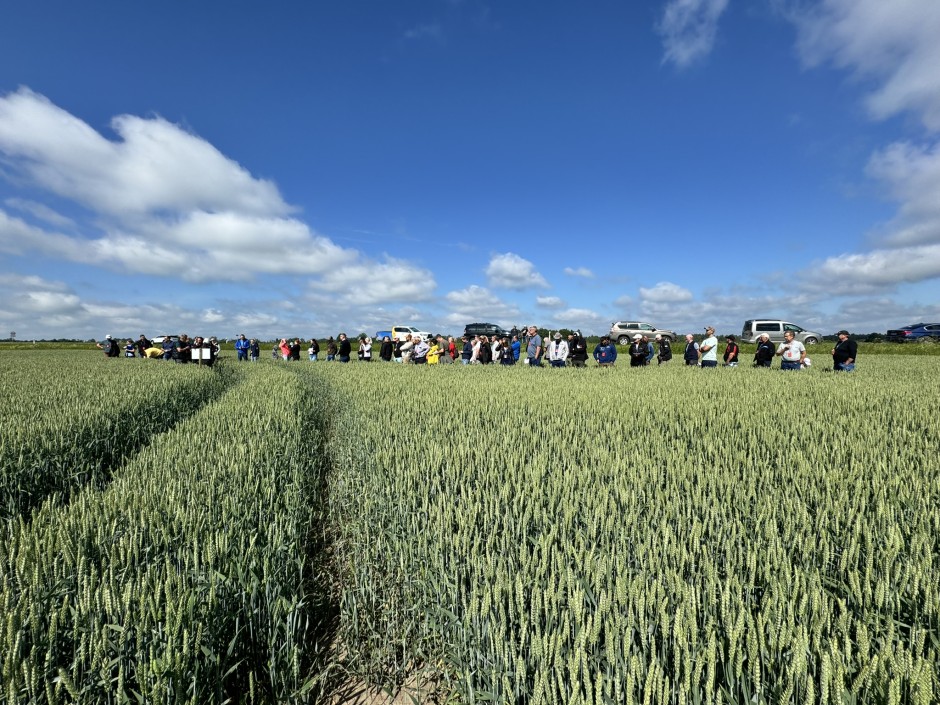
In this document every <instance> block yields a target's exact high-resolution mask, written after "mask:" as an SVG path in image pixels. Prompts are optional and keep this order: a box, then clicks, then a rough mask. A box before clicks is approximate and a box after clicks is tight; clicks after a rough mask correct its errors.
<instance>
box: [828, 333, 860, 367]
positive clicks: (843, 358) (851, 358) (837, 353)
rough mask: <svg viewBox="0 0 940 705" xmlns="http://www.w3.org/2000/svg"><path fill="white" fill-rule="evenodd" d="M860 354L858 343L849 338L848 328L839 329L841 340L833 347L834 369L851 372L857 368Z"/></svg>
mask: <svg viewBox="0 0 940 705" xmlns="http://www.w3.org/2000/svg"><path fill="white" fill-rule="evenodd" d="M857 356H858V343H856V342H855V341H854V340H852V339H851V338H849V332H848V331H847V330H840V331H839V342H838V343H836V346H835V347H834V348H833V349H832V371H833V372H851V371H852V370H854V369H855V358H856V357H857Z"/></svg>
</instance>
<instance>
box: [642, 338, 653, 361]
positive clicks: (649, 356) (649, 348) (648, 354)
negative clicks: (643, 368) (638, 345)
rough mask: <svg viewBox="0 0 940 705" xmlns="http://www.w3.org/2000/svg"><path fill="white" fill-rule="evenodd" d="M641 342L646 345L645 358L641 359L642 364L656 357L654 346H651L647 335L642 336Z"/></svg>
mask: <svg viewBox="0 0 940 705" xmlns="http://www.w3.org/2000/svg"><path fill="white" fill-rule="evenodd" d="M643 344H644V345H645V346H646V359H644V360H643V364H644V365H648V364H650V362H652V361H653V358H654V357H656V348H654V347H653V343H651V342H650V339H649V337H648V336H645V335H644V336H643Z"/></svg>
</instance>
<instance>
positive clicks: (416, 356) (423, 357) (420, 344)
mask: <svg viewBox="0 0 940 705" xmlns="http://www.w3.org/2000/svg"><path fill="white" fill-rule="evenodd" d="M412 341H413V344H414V350H413V352H412V362H414V364H416V365H424V364H427V361H428V352H430V350H431V346H430V345H428V343H427V341H425V340H422V339H421V336H420V335H416V336H415V337H414V338H412Z"/></svg>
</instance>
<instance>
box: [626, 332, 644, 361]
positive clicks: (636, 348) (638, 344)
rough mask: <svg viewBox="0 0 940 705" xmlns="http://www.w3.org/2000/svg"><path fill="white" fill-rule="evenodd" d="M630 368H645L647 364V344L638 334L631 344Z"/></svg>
mask: <svg viewBox="0 0 940 705" xmlns="http://www.w3.org/2000/svg"><path fill="white" fill-rule="evenodd" d="M628 352H629V353H630V367H643V365H645V364H646V353H647V352H648V350H647V349H646V344H645V343H644V342H643V336H642V335H640V334H639V333H637V334H636V335H634V336H633V342H632V343H630V350H629V351H628Z"/></svg>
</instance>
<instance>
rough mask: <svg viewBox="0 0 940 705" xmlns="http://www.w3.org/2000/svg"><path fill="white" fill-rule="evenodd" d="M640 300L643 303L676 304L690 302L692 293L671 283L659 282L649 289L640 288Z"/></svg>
mask: <svg viewBox="0 0 940 705" xmlns="http://www.w3.org/2000/svg"><path fill="white" fill-rule="evenodd" d="M640 298H641V299H642V300H643V301H644V302H645V303H649V302H666V303H677V302H681V301H691V300H692V292H691V291H689V290H688V289H685V288H683V287H681V286H679V285H678V284H673V283H672V282H659V283H658V284H657V285H656V286H654V287H652V288H650V289H646V288H644V287H640Z"/></svg>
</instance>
